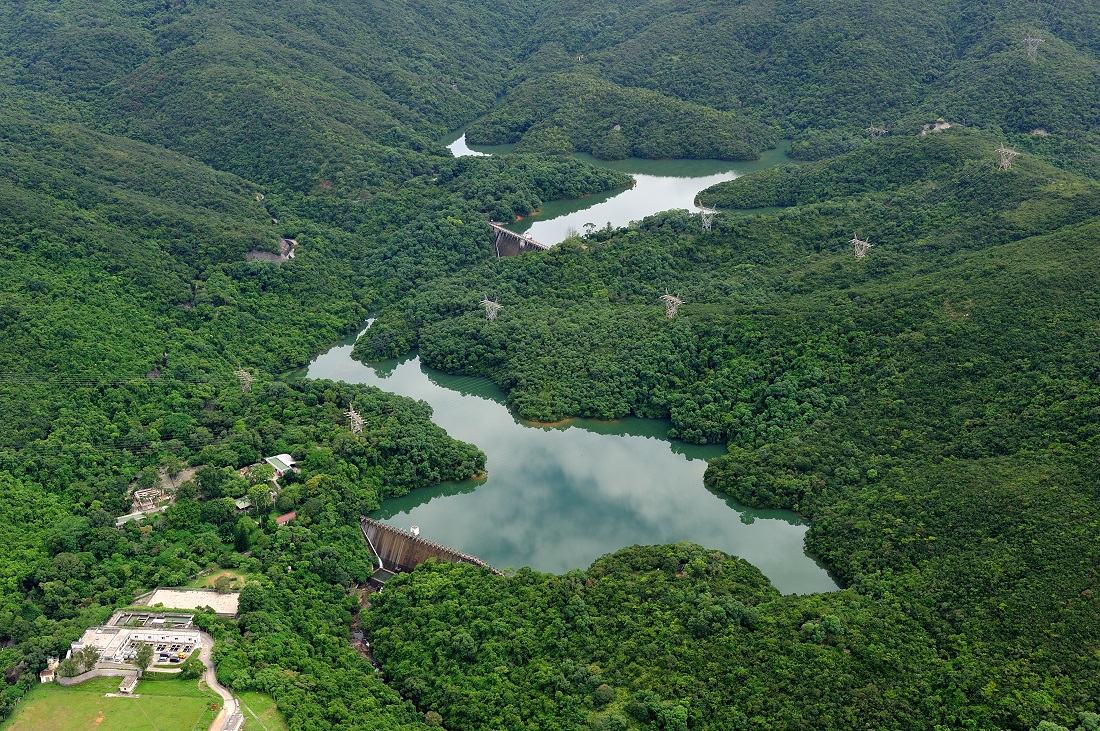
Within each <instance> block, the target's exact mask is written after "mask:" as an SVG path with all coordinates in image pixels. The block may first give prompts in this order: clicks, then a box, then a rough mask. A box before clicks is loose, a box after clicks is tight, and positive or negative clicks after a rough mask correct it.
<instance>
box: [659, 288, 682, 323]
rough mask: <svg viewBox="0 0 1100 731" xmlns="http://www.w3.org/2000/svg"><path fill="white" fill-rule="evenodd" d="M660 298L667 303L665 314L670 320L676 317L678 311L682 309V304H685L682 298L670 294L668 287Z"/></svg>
mask: <svg viewBox="0 0 1100 731" xmlns="http://www.w3.org/2000/svg"><path fill="white" fill-rule="evenodd" d="M659 299H660V300H661V301H662V302H664V303H665V316H666V317H667V318H668V319H670V320H671V319H672V318H674V317H676V311H677V310H678V309H680V305H682V304H684V301H683V300H682V299H680V298H679V297H677V296H676V295H673V294H669V292H668V289H665V293H664V294H663V295H661V296H660V298H659Z"/></svg>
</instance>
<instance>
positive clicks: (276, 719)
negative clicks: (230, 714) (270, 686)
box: [238, 693, 290, 731]
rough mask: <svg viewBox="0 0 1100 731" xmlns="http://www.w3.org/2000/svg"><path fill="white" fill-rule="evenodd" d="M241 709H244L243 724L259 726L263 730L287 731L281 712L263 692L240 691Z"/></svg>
mask: <svg viewBox="0 0 1100 731" xmlns="http://www.w3.org/2000/svg"><path fill="white" fill-rule="evenodd" d="M238 698H239V699H240V701H241V710H242V711H244V717H245V722H244V723H245V726H246V727H250V728H256V727H259V728H260V729H263V731H289V728H290V727H289V726H287V725H286V720H285V719H283V714H281V713H279V709H278V708H276V707H275V700H274V699H273V698H272V697H271V696H269V695H264V694H263V693H241V694H240V695H239V696H238Z"/></svg>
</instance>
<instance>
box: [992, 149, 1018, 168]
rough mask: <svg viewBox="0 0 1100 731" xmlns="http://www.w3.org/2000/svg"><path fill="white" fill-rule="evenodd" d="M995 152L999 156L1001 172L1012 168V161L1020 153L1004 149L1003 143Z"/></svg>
mask: <svg viewBox="0 0 1100 731" xmlns="http://www.w3.org/2000/svg"><path fill="white" fill-rule="evenodd" d="M997 152H998V153H999V154H1000V156H1001V165H1000V168H1001V170H1008V169H1009V168H1010V167H1012V161H1013V160H1015V159H1016V158H1017V157H1018V156H1019V155H1020V153H1018V152H1016V151H1015V150H1011V149H1009V148H1007V147H1005V146H1004V143H1001V146H1000V147H998V148H997Z"/></svg>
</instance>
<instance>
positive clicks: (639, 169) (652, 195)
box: [445, 132, 791, 245]
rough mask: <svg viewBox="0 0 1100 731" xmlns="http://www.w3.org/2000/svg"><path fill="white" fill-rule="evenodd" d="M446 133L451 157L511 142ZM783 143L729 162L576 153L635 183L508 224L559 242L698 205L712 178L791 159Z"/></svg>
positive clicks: (503, 148)
mask: <svg viewBox="0 0 1100 731" xmlns="http://www.w3.org/2000/svg"><path fill="white" fill-rule="evenodd" d="M456 134H457V137H452V138H448V140H446V141H445V142H446V143H447V148H448V149H449V150H450V151H451V153H452V154H454V155H455V156H456V157H460V156H462V155H501V154H505V153H507V152H509V151H510V150H511V148H512V146H511V145H498V146H494V147H477V148H473V147H470V146H469V145H468V144H466V135H465V134H463V133H462V132H458V133H456ZM786 151H787V146H786V143H784V145H783V146H781V147H779V148H777V149H775V150H769V151H767V152H765V153H764V154H763V155H762V156H761V157H760V159H759V160H754V161H751V162H731V161H728V160H643V159H641V158H636V157H632V158H629V159H626V160H614V161H605V160H597V159H596V158H594V157H592V156H591V155H585V154H577V155H574V157H575V158H576V159H578V160H584V161H585V162H590V163H592V164H593V165H597V166H599V167H602V168H608V169H610V170H618V171H619V172H623V173H627V174H628V175H631V176H633V177H634V180H635V185H634V187H633V188H630V189H628V190H613V191H609V192H607V193H600V194H597V195H591V196H587V197H585V198H574V199H569V200H560V201H550V202H547V203H544V204H543V207H542V210H540V211H539V212H538V213H537V214H535V215H532V216H529V217H528V218H525V219H523V220H522V221H519V222H517V223H515V224H514V225H511V226H509V227H508V228H509V229H511V230H512V231H515V232H517V233H530V234H531V236H532V238H534V239H535V240H536V241H540V242H542V243H544V244H549V245H554V244H559V243H561V242H562V241H563V240H565V238H566V237H567V236H569V235H570V233H571V232H577V233H582V234H583V233H584V232H585V231H586V230H587V229H586V227H587V225H588V224H591V225H592V226H594V227H596V228H603V227H604V226H606V225H607V224H608V223H610V224H611V225H612V226H614V227H619V226H625V225H627V224H628V223H630V222H631V221H638V220H641V219H643V218H645V217H646V216H650V215H653V214H654V213H659V212H661V211H668V210H671V209H673V208H683V209H686V210H691V211H696V210H699V209H698V207H697V206H696V205H695V197H696V196H697V195H699V193H700V191H703V190H705V189H707V188H709V187H710V186H712V185H716V184H717V183H722V182H724V181H727V180H733V179H734V178H739V177H741V176H742V175H745V174H747V173H751V172H753V171H754V170H762V169H764V168H770V167H775V166H776V165H782V164H784V163H788V162H791V159H790V158H789V157H788V156H787V152H786Z"/></svg>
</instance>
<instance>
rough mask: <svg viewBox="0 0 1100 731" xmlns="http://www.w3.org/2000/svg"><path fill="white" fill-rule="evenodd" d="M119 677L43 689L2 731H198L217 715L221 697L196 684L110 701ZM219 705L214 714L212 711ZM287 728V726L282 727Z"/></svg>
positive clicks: (145, 688) (165, 685)
mask: <svg viewBox="0 0 1100 731" xmlns="http://www.w3.org/2000/svg"><path fill="white" fill-rule="evenodd" d="M119 682H120V679H119V678H96V679H94V680H89V681H88V682H86V683H81V684H80V685H77V686H73V687H72V688H62V687H61V686H60V685H53V684H50V685H39V686H36V687H35V688H33V689H31V691H30V692H28V693H27V697H26V698H24V699H23V702H22V703H20V704H19V705H18V706H17V707H16V710H15V713H13V714H12V717H11V718H10V719H8V722H7V723H6V724H4V725H3V726H0V729H2V731H76V730H77V729H96V730H97V731H146V729H148V731H192V730H194V731H198V730H199V729H206V728H208V727H209V726H210V724H211V722H213V720H214V716H215V715H217V710H216V708H217V707H219V703H220V701H219V699H218V697H217V695H215V694H214V693H212V692H210V691H205V690H200V689H199V687H198V684H197V683H195V682H194V681H185V680H157V681H149V682H141V683H139V684H138V687H137V691H136V692H135V695H136V696H140V697H136V698H108V697H106V695H105V694H107V693H114V692H117V691H118V685H119ZM211 706H215V710H211ZM268 727H269V728H273V727H272V726H270V725H269V726H268ZM283 728H285V726H284V727H283Z"/></svg>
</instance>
